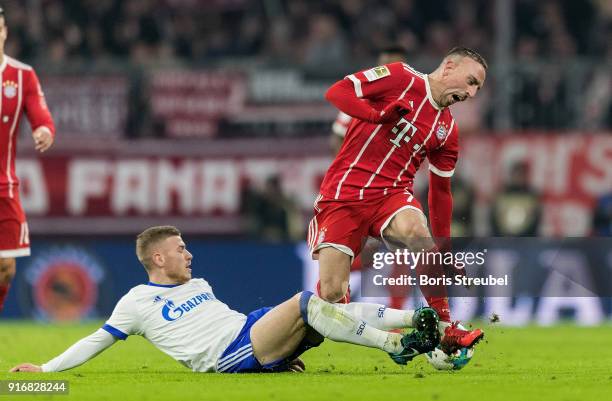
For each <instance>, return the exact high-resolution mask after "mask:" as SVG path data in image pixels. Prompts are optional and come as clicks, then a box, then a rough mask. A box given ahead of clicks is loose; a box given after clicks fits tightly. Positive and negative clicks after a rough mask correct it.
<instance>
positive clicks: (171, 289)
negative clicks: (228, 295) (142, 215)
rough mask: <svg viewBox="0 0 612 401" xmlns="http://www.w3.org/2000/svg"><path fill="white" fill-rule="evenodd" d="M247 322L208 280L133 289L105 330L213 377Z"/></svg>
mask: <svg viewBox="0 0 612 401" xmlns="http://www.w3.org/2000/svg"><path fill="white" fill-rule="evenodd" d="M245 322H246V316H245V315H243V314H242V313H239V312H236V311H234V310H232V309H230V308H229V307H228V306H227V305H226V304H224V303H223V302H221V301H219V300H217V298H216V297H215V296H214V294H213V291H212V288H211V286H210V285H209V284H208V283H207V282H206V280H204V279H201V278H196V279H191V280H190V281H189V282H187V283H185V284H180V285H161V284H154V283H148V284H143V285H139V286H136V287H134V288H132V289H131V290H130V291H129V292H128V293H127V294H126V295H125V296H123V298H121V299H120V300H119V302H118V303H117V306H116V307H115V310H114V311H113V314H112V315H111V317H110V318H109V319H108V321H107V322H106V324H105V325H104V326H103V327H102V329H104V330H106V331H107V332H108V333H110V334H112V335H113V336H114V337H115V338H119V339H122V340H125V339H126V338H127V337H128V336H129V335H141V336H143V337H145V338H146V339H147V340H149V341H150V342H151V343H152V344H153V345H155V346H156V347H157V348H159V349H160V350H161V351H163V352H164V353H166V354H168V355H169V356H171V357H172V358H174V359H176V360H177V361H179V362H180V363H181V364H183V365H185V366H186V367H188V368H190V369H192V370H193V371H197V372H210V371H214V370H215V364H216V362H217V360H218V359H219V356H220V355H221V354H222V353H223V351H224V350H225V349H226V348H227V346H228V345H229V344H230V343H231V342H232V341H233V340H234V339H235V338H236V336H237V335H238V333H239V332H240V329H241V328H242V326H244V323H245Z"/></svg>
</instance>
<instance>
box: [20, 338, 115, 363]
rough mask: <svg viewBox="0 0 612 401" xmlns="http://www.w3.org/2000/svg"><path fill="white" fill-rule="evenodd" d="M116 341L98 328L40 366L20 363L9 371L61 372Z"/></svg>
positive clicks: (86, 359) (84, 360)
mask: <svg viewBox="0 0 612 401" xmlns="http://www.w3.org/2000/svg"><path fill="white" fill-rule="evenodd" d="M116 341H117V339H116V338H115V337H114V336H113V335H112V334H110V333H109V332H107V331H105V330H102V329H98V330H97V331H96V332H95V333H93V334H91V335H89V336H87V337H85V338H83V339H81V340H79V341H78V342H76V343H75V344H74V345H72V346H71V347H70V348H68V349H67V350H66V351H64V353H63V354H61V355H59V356H57V357H55V358H53V359H52V360H50V361H49V362H47V363H45V364H43V365H42V366H38V365H33V364H31V363H22V364H19V365H17V366H15V367H14V368H12V369H11V370H10V372H61V371H63V370H68V369H72V368H74V367H77V366H79V365H82V364H83V363H85V362H87V361H88V360H90V359H92V358H93V357H95V356H96V355H98V354H99V353H101V352H102V351H104V350H105V349H107V348H108V347H110V346H111V345H113V344H114V343H115V342H116Z"/></svg>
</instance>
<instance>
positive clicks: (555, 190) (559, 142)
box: [531, 138, 584, 195]
mask: <svg viewBox="0 0 612 401" xmlns="http://www.w3.org/2000/svg"><path fill="white" fill-rule="evenodd" d="M582 142H583V141H582V140H580V138H574V139H562V138H556V139H554V140H552V141H546V142H541V143H539V146H538V150H539V151H538V153H537V154H536V155H534V156H533V157H532V160H534V161H537V160H540V161H541V162H542V166H541V168H532V169H531V170H532V171H531V175H532V183H533V184H534V185H535V186H537V187H538V188H541V191H545V192H547V193H549V194H551V195H562V194H564V193H566V192H567V191H568V190H569V186H570V184H571V180H570V177H571V175H572V172H571V168H572V166H573V164H572V157H573V156H574V154H575V153H577V152H581V151H583V149H584V147H583V146H584V145H583V143H582Z"/></svg>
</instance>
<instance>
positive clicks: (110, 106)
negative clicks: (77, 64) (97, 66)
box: [42, 75, 129, 138]
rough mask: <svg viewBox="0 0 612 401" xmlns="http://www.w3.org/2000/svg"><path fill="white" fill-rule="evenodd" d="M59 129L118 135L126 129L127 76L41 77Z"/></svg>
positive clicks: (71, 132)
mask: <svg viewBox="0 0 612 401" xmlns="http://www.w3.org/2000/svg"><path fill="white" fill-rule="evenodd" d="M42 84H43V88H44V90H45V95H46V97H47V103H48V104H49V107H50V109H51V112H52V114H53V119H54V120H55V126H56V128H57V132H59V133H61V135H62V136H64V135H70V136H72V135H74V136H78V137H79V138H81V137H87V136H104V137H105V138H119V137H120V136H122V135H123V133H124V132H125V128H126V126H125V124H126V120H127V110H128V107H127V105H128V90H129V82H128V79H127V77H126V76H121V75H95V76H89V77H87V76H83V75H78V76H76V75H75V76H70V75H59V76H58V75H52V76H45V77H43V78H42Z"/></svg>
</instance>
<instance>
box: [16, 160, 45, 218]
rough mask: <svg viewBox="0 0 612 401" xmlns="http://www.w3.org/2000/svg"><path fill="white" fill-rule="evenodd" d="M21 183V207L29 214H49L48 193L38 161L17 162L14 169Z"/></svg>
mask: <svg viewBox="0 0 612 401" xmlns="http://www.w3.org/2000/svg"><path fill="white" fill-rule="evenodd" d="M16 172H17V176H18V177H19V180H20V182H21V184H20V187H21V196H20V197H21V205H22V206H23V208H24V209H26V210H27V211H28V213H31V214H45V213H48V212H49V193H48V191H47V184H46V182H45V176H44V174H43V171H42V167H41V164H40V161H39V160H28V159H26V160H19V161H18V162H17V168H16Z"/></svg>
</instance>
